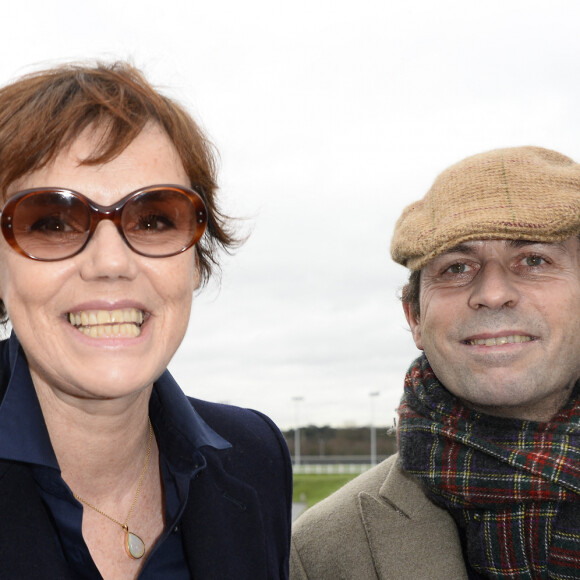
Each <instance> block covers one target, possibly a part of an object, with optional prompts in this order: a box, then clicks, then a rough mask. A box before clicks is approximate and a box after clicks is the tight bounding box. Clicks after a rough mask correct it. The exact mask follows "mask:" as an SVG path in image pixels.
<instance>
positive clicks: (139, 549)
mask: <svg viewBox="0 0 580 580" xmlns="http://www.w3.org/2000/svg"><path fill="white" fill-rule="evenodd" d="M152 439H153V427H152V425H151V419H149V442H148V443H147V456H146V457H145V465H144V466H143V470H142V471H141V475H140V477H139V485H137V491H136V492H135V497H134V498H133V503H132V504H131V508H130V509H129V513H128V514H127V517H126V518H125V523H124V524H122V523H121V522H120V521H119V520H116V519H115V518H114V517H112V516H110V515H109V514H106V513H105V512H104V511H103V510H100V509H99V508H98V507H96V506H94V505H93V504H91V503H89V502H88V501H87V500H86V499H83V498H82V497H81V496H80V495H77V494H76V493H73V495H74V496H75V497H76V498H77V499H78V500H79V501H80V502H82V503H84V504H85V505H86V506H88V507H90V508H91V509H93V510H95V511H96V512H97V513H99V514H101V515H102V516H105V517H106V518H109V519H110V520H111V521H112V522H115V523H116V524H118V525H119V526H121V527H122V528H123V530H125V550H126V552H127V555H128V556H129V557H130V558H133V559H134V560H138V559H139V558H142V557H143V554H145V542H144V541H143V540H142V539H141V538H140V537H139V536H138V535H137V534H134V533H133V532H130V531H129V526H128V525H127V523H128V522H129V518H130V517H131V514H132V513H133V508H134V507H135V504H136V503H137V498H138V497H139V493H140V491H141V485H143V479H144V478H145V472H146V471H147V466H148V465H149V458H150V457H151V441H152Z"/></svg>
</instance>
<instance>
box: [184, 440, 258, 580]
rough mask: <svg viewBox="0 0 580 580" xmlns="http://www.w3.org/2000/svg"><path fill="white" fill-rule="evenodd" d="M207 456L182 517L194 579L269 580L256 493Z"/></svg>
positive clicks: (214, 456) (212, 452)
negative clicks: (267, 579)
mask: <svg viewBox="0 0 580 580" xmlns="http://www.w3.org/2000/svg"><path fill="white" fill-rule="evenodd" d="M224 453H227V451H223V450H221V451H218V450H209V449H208V450H207V452H206V453H205V455H206V458H207V462H208V466H207V468H206V469H204V470H202V471H200V472H199V473H198V474H197V476H196V477H195V478H194V479H193V481H192V482H191V486H190V491H189V501H188V503H187V506H186V508H185V511H184V513H183V518H182V523H183V528H182V529H183V538H184V545H185V552H186V556H187V558H188V564H189V569H190V571H191V573H192V576H193V578H236V579H239V580H260V579H261V578H262V576H258V575H257V573H256V571H257V570H263V571H264V576H263V578H264V579H265V578H266V575H265V574H266V572H265V571H266V570H267V569H268V563H267V562H266V561H265V559H266V556H265V555H266V553H267V550H266V537H265V532H264V527H263V521H262V513H261V509H260V502H259V501H258V495H257V492H256V490H255V489H254V488H253V487H251V486H249V485H248V484H246V483H244V482H242V481H240V480H239V479H237V478H235V477H233V476H231V475H229V474H228V473H227V472H226V471H225V470H224V469H223V467H222V462H221V461H220V458H219V457H218V455H223V454H224Z"/></svg>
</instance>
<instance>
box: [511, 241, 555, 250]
mask: <svg viewBox="0 0 580 580" xmlns="http://www.w3.org/2000/svg"><path fill="white" fill-rule="evenodd" d="M506 242H507V245H508V246H510V247H511V248H522V247H523V246H533V245H536V244H545V243H546V242H537V241H535V240H506ZM550 245H551V244H550Z"/></svg>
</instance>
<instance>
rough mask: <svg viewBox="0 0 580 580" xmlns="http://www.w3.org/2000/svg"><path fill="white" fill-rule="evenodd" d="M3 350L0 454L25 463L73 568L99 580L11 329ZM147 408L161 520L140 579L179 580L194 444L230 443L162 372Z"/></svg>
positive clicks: (82, 577)
mask: <svg viewBox="0 0 580 580" xmlns="http://www.w3.org/2000/svg"><path fill="white" fill-rule="evenodd" d="M7 354H8V360H7V361H5V363H7V364H5V365H4V366H3V371H4V372H3V377H2V380H3V381H4V384H6V381H8V386H7V390H6V394H5V397H4V399H3V401H2V404H1V405H0V459H7V460H11V461H18V462H23V463H27V464H29V465H30V466H31V468H32V472H33V474H34V478H35V481H36V483H37V486H38V489H39V492H40V494H41V497H42V499H43V501H44V502H45V504H46V506H47V508H48V510H49V512H50V514H51V515H52V519H53V522H54V533H55V537H56V539H57V541H58V544H59V545H60V546H61V549H62V551H63V555H64V557H65V559H66V560H67V562H68V563H69V566H70V568H71V571H72V573H73V575H74V576H75V578H78V579H79V580H94V579H97V580H99V579H100V578H101V575H100V574H99V571H98V569H97V567H96V566H95V564H94V562H93V560H92V558H91V555H90V553H89V551H88V548H87V546H86V544H85V542H84V539H83V536H82V514H83V506H82V504H81V503H80V502H78V501H77V500H76V499H75V498H74V496H73V494H72V491H71V490H70V488H69V487H68V485H67V484H66V483H65V482H64V480H63V479H62V477H61V474H60V469H59V465H58V461H57V459H56V456H55V454H54V450H53V448H52V445H51V442H50V438H49V435H48V431H47V429H46V423H45V421H44V417H43V415H42V410H41V407H40V403H39V402H38V398H37V396H36V391H35V389H34V385H33V383H32V379H31V377H30V373H29V370H28V364H27V362H26V358H25V356H24V353H23V352H22V349H21V347H20V344H19V342H18V339H17V338H16V335H15V334H14V333H12V336H11V337H10V339H9V342H8V349H7ZM149 414H150V417H151V423H152V424H153V428H154V430H155V436H156V439H157V443H158V446H159V455H160V466H161V474H162V478H163V485H164V491H165V522H166V525H165V529H164V531H163V533H162V535H161V537H160V538H159V539H158V541H157V542H156V544H155V546H153V547H152V548H149V550H148V553H147V555H146V557H147V560H146V562H145V564H144V566H143V569H142V571H141V573H140V575H139V578H140V579H141V580H153V579H155V580H157V579H159V578H163V579H164V580H185V579H189V578H190V573H189V570H188V567H187V563H186V560H185V554H184V551H183V544H182V538H181V531H180V525H179V520H180V517H181V514H182V513H183V509H184V508H185V505H186V503H187V498H188V494H189V484H190V481H191V479H192V478H193V477H194V476H195V475H196V473H198V472H199V471H200V470H201V469H204V468H205V459H204V457H203V454H202V453H201V452H200V448H202V447H204V446H210V447H214V448H216V449H226V448H228V447H230V446H231V445H230V444H229V443H228V442H227V441H226V440H225V439H223V438H222V437H221V436H220V435H218V434H217V433H216V432H215V431H214V430H213V429H211V428H210V427H209V426H208V425H207V424H206V423H205V422H204V421H203V419H202V418H201V417H200V416H199V415H198V414H197V413H196V412H195V410H194V409H193V407H192V406H191V404H190V403H189V401H188V399H187V397H186V396H185V395H184V394H183V392H182V391H181V389H180V388H179V386H178V385H177V383H176V382H175V381H174V380H173V378H172V377H171V375H170V374H169V372H168V371H165V372H164V373H163V375H161V377H160V378H159V380H158V381H156V382H155V385H154V388H153V392H152V395H151V400H150V404H149ZM130 523H131V522H129V524H130ZM113 525H114V524H113Z"/></svg>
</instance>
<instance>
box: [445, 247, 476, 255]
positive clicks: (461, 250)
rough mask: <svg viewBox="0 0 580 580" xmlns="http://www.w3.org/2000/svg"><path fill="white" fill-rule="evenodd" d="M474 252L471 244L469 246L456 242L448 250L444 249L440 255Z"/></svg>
mask: <svg viewBox="0 0 580 580" xmlns="http://www.w3.org/2000/svg"><path fill="white" fill-rule="evenodd" d="M456 253H457V254H469V255H472V254H475V248H474V247H473V246H469V245H467V244H457V245H456V246H453V247H452V248H449V249H448V250H445V252H443V253H442V254H441V255H442V256H445V255H446V254H456Z"/></svg>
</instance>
